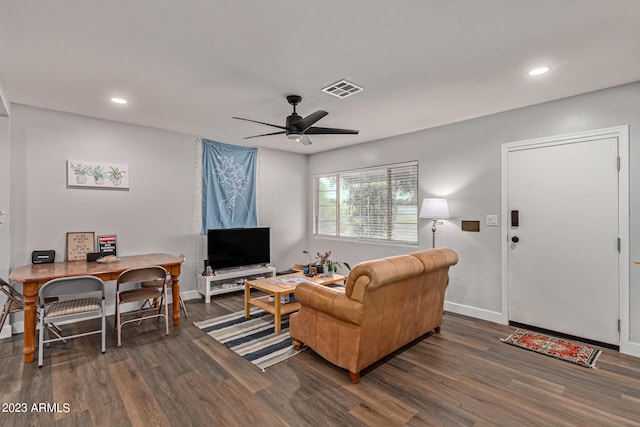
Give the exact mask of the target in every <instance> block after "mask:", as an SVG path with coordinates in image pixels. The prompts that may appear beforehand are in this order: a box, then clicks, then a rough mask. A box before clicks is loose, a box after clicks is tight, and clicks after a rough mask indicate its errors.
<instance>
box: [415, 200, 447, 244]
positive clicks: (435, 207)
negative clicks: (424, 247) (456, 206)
mask: <svg viewBox="0 0 640 427" xmlns="http://www.w3.org/2000/svg"><path fill="white" fill-rule="evenodd" d="M420 218H429V219H432V220H433V223H432V224H431V232H432V234H433V237H432V243H431V244H432V246H431V247H432V248H435V247H436V224H437V222H438V220H439V219H445V218H449V203H447V199H431V198H426V199H423V200H422V208H421V209H420Z"/></svg>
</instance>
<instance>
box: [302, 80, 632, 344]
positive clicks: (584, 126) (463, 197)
mask: <svg viewBox="0 0 640 427" xmlns="http://www.w3.org/2000/svg"><path fill="white" fill-rule="evenodd" d="M618 125H630V165H631V167H630V181H631V183H630V207H631V218H630V223H631V230H630V236H629V238H630V257H631V260H632V261H634V260H640V226H639V225H638V221H635V218H636V216H635V215H634V212H637V211H638V209H640V196H638V194H639V193H638V191H639V190H640V188H638V187H639V184H638V183H639V182H640V181H639V178H640V176H639V175H640V168H639V167H638V166H639V165H640V150H639V149H638V144H640V133H639V132H640V82H638V83H633V84H628V85H623V86H618V87H615V88H611V89H606V90H601V91H597V92H593V93H588V94H584V95H579V96H574V97H570V98H565V99H561V100H557V101H552V102H548V103H544V104H539V105H534V106H530V107H526V108H521V109H517V110H512V111H507V112H503V113H498V114H494V115H490V116H485V117H480V118H477V119H472V120H467V121H463V122H458V123H453V124H450V125H446V126H440V127H436V128H432V129H427V130H423V131H419V132H414V133H410V134H406V135H401V136H396V137H392V138H386V139H382V140H378V141H373V142H369V143H366V144H361V145H357V146H351V147H347V148H344V149H339V150H333V151H329V152H324V153H319V154H314V155H312V156H310V159H309V171H308V174H309V175H308V191H309V192H310V193H311V191H312V186H311V177H312V176H313V175H314V174H319V173H325V172H331V171H337V170H348V169H354V168H360V167H366V166H374V165H383V164H388V163H394V162H403V161H407V160H418V161H419V170H420V187H419V188H420V199H422V198H423V197H427V196H442V197H446V198H447V199H449V207H450V210H451V216H452V218H451V219H449V220H445V224H444V226H441V227H439V228H438V231H437V241H436V244H437V245H438V246H447V247H451V248H453V249H454V250H456V251H457V252H458V254H459V256H460V262H459V264H458V265H457V266H455V267H454V268H452V270H451V284H450V287H449V289H448V291H447V308H448V309H450V310H452V311H457V312H462V313H465V314H471V315H475V316H477V317H480V318H485V319H489V320H496V321H497V320H498V319H499V318H500V316H499V314H500V313H501V311H502V301H501V298H502V295H501V283H502V282H501V281H502V278H501V239H500V235H501V234H500V227H486V226H484V221H485V215H488V214H500V212H501V206H500V168H501V165H500V160H501V156H500V149H501V144H503V143H508V142H513V141H520V140H525V139H531V138H538V137H547V136H553V135H559V134H565V133H571V132H577V131H584V130H592V129H599V128H606V127H611V126H618ZM307 208H308V209H309V211H310V212H311V209H312V208H313V201H312V200H308V201H307ZM462 219H469V220H480V221H481V224H482V225H481V231H480V233H468V232H462V231H461V230H460V221H461V220H462ZM307 224H308V229H309V246H310V248H311V250H313V251H314V252H315V251H316V250H322V251H324V250H329V249H331V250H333V252H334V253H335V254H336V258H339V259H342V260H345V261H348V262H351V263H356V262H359V261H362V260H366V259H371V258H377V257H381V256H387V255H392V254H402V253H406V252H409V251H412V250H416V247H415V246H400V245H388V244H387V245H385V244H369V243H362V242H344V241H338V240H335V239H334V240H332V239H325V238H320V237H313V236H312V235H311V233H312V230H313V228H312V222H311V218H309V219H308V223H307ZM595 226H597V224H594V227H595ZM419 242H420V244H419V246H418V247H419V248H427V247H430V246H431V228H430V223H429V221H427V220H421V222H420V233H419ZM630 276H631V278H630V284H631V285H630V287H631V292H630V293H631V295H630V306H631V310H630V311H631V319H630V330H631V337H630V338H631V341H634V342H640V291H639V290H638V286H637V284H638V283H640V267H639V266H635V265H632V266H631V272H630Z"/></svg>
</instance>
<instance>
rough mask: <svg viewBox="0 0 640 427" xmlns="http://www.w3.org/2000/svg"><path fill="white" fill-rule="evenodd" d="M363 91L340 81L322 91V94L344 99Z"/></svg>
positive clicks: (351, 84) (354, 85)
mask: <svg viewBox="0 0 640 427" xmlns="http://www.w3.org/2000/svg"><path fill="white" fill-rule="evenodd" d="M363 90H364V88H362V87H360V86H358V85H356V84H353V83H351V82H348V81H346V80H340V81H339V82H335V83H334V84H332V85H329V86H327V87H325V88H324V89H322V91H323V92H326V93H328V94H329V95H333V96H337V97H338V98H346V97H347V96H351V95H353V94H354V93H358V92H361V91H363Z"/></svg>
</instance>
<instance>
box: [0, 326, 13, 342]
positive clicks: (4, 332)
mask: <svg viewBox="0 0 640 427" xmlns="http://www.w3.org/2000/svg"><path fill="white" fill-rule="evenodd" d="M9 337H11V325H6V324H5V325H4V326H3V327H2V329H0V339H3V338H9Z"/></svg>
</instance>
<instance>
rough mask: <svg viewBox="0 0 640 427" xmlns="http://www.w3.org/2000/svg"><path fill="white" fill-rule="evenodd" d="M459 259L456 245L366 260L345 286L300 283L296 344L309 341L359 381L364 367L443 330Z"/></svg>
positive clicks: (293, 324)
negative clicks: (451, 273)
mask: <svg viewBox="0 0 640 427" xmlns="http://www.w3.org/2000/svg"><path fill="white" fill-rule="evenodd" d="M457 262H458V255H457V254H456V253H455V252H454V251H453V250H451V249H429V250H423V251H419V252H414V253H411V254H408V255H400V256H392V257H387V258H382V259H378V260H373V261H366V262H363V263H360V264H358V265H357V266H355V267H354V268H353V270H351V272H350V273H349V276H348V278H347V281H346V286H345V288H344V289H336V288H329V287H325V286H321V285H317V284H314V283H310V282H304V283H300V284H298V286H297V287H296V291H295V297H296V301H298V302H299V303H300V305H301V306H300V311H298V312H297V313H294V314H292V315H291V317H290V321H289V332H290V333H291V337H292V338H293V345H294V347H296V348H301V347H302V346H303V345H304V344H306V345H307V346H309V347H310V348H311V349H313V350H314V351H315V352H316V353H318V354H319V355H321V356H322V357H324V358H325V359H327V360H328V361H329V362H331V363H333V364H335V365H337V366H340V367H341V368H345V369H348V370H349V378H351V381H352V382H354V383H358V382H359V381H360V371H361V370H362V369H364V368H366V367H367V366H369V365H371V364H373V363H374V362H376V361H378V360H380V359H382V358H383V357H385V356H387V355H388V354H390V353H392V352H394V351H396V350H398V349H399V348H401V347H403V346H404V345H406V344H408V343H410V342H411V341H413V340H415V339H416V338H419V337H421V336H422V335H424V334H426V333H427V332H430V331H432V330H435V331H436V333H440V326H441V324H442V314H443V309H444V294H445V290H446V288H447V285H448V283H449V267H450V266H452V265H455V264H456V263H457Z"/></svg>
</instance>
